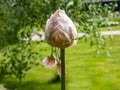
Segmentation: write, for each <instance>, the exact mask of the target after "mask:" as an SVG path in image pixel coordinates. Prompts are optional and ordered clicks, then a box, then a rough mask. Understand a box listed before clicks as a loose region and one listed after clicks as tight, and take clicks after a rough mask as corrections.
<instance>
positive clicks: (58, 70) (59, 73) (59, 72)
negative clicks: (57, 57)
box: [57, 63, 61, 76]
mask: <svg viewBox="0 0 120 90" xmlns="http://www.w3.org/2000/svg"><path fill="white" fill-rule="evenodd" d="M57 73H58V75H60V76H61V64H60V63H58V64H57Z"/></svg>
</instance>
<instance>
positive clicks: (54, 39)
mask: <svg viewBox="0 0 120 90" xmlns="http://www.w3.org/2000/svg"><path fill="white" fill-rule="evenodd" d="M76 35H77V31H76V27H75V25H74V24H73V22H72V20H71V19H70V18H69V17H68V16H67V15H66V14H65V12H64V11H63V10H61V9H58V10H57V11H56V12H55V13H54V14H52V15H51V17H50V18H49V19H48V20H47V23H46V28H45V38H46V41H47V43H48V44H49V45H51V46H53V47H58V48H66V47H68V46H70V45H71V44H72V42H73V40H74V39H75V37H76Z"/></svg>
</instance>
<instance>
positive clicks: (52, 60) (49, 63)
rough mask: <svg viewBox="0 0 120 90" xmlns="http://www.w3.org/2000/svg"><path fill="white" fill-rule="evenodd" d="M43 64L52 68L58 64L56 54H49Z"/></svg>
mask: <svg viewBox="0 0 120 90" xmlns="http://www.w3.org/2000/svg"><path fill="white" fill-rule="evenodd" d="M43 64H44V66H46V67H47V68H52V67H54V66H55V65H56V64H57V61H56V59H55V57H54V56H47V57H46V58H45V59H43Z"/></svg>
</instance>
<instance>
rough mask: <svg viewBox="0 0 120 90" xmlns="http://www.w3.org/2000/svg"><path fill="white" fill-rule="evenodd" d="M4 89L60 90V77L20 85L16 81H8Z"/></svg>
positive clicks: (25, 82)
mask: <svg viewBox="0 0 120 90" xmlns="http://www.w3.org/2000/svg"><path fill="white" fill-rule="evenodd" d="M4 87H6V88H7V89H8V90H60V77H59V76H55V77H54V78H52V79H51V80H49V81H47V82H42V81H39V80H38V81H35V80H31V81H24V82H23V83H22V84H21V85H20V84H19V83H18V81H17V80H8V81H6V82H5V84H4Z"/></svg>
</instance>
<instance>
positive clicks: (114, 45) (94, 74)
mask: <svg viewBox="0 0 120 90" xmlns="http://www.w3.org/2000/svg"><path fill="white" fill-rule="evenodd" d="M107 41H108V47H107V48H106V50H108V51H109V52H110V56H107V55H106V52H107V51H106V50H105V51H102V52H101V53H100V54H98V55H96V54H95V47H90V46H89V44H88V42H85V41H84V40H79V41H78V45H76V46H72V47H69V48H67V49H66V69H67V74H66V76H67V81H66V86H67V89H66V90H120V36H115V37H114V38H113V40H111V39H108V40H107ZM36 49H37V50H40V51H41V53H42V55H43V57H45V56H46V55H48V54H49V52H50V47H49V46H48V45H47V44H46V43H44V42H43V43H41V44H40V45H39V46H38V47H36ZM43 57H42V58H43ZM40 58H41V57H40ZM38 59H39V58H38ZM40 60H41V59H40ZM41 63H42V61H41ZM55 75H56V67H54V68H52V69H47V68H45V67H43V66H42V65H39V66H35V67H33V68H32V69H31V70H30V71H29V72H28V73H27V75H26V77H25V78H24V79H23V84H22V86H19V84H17V81H16V80H14V79H13V78H10V79H8V80H6V81H5V82H4V83H5V86H6V87H8V88H9V89H10V90H60V82H53V83H52V82H51V80H53V79H54V77H55Z"/></svg>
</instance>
